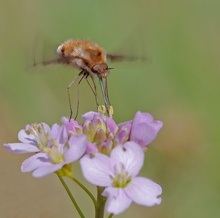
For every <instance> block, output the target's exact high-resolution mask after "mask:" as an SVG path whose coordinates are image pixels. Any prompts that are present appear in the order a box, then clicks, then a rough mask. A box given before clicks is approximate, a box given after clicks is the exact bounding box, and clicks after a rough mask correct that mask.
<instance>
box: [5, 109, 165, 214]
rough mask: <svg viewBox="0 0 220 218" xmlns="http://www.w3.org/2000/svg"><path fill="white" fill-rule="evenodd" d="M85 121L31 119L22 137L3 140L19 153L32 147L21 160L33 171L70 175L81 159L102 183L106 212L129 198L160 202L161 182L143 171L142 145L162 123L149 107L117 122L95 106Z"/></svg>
mask: <svg viewBox="0 0 220 218" xmlns="http://www.w3.org/2000/svg"><path fill="white" fill-rule="evenodd" d="M82 118H83V123H82V124H79V123H78V122H77V121H76V120H74V119H71V120H68V119H67V118H66V117H62V124H61V125H58V124H54V125H53V126H52V127H51V128H50V127H49V126H48V125H47V124H45V123H39V124H36V123H34V124H31V125H27V126H26V127H25V129H23V130H21V131H20V132H19V134H18V138H19V140H20V143H8V144H4V147H5V148H6V149H7V150H9V151H11V152H13V153H18V154H23V153H31V152H32V153H34V155H33V156H31V157H29V158H28V159H26V160H25V161H24V162H23V163H22V165H21V171H22V172H31V171H33V176H34V177H43V176H45V175H48V174H50V173H53V172H56V173H57V174H59V175H62V176H69V177H71V176H72V163H73V162H74V161H77V160H79V161H80V166H81V169H82V173H83V176H84V177H85V178H86V180H87V181H89V182H90V183H92V184H94V185H96V186H99V187H103V188H104V191H103V193H102V195H103V196H105V197H107V212H108V213H112V214H119V213H121V212H123V211H124V210H125V209H127V208H128V207H129V206H130V204H131V202H132V201H134V202H135V203H137V204H140V205H144V206H153V205H156V204H160V202H161V198H160V197H159V196H160V195H161V193H162V189H161V187H160V186H159V185H158V184H156V183H155V182H153V181H151V180H149V179H147V178H143V177H139V176H138V174H139V172H140V170H141V168H142V166H143V163H144V151H145V150H146V149H147V147H148V146H149V144H150V143H151V142H152V141H153V140H154V139H155V138H156V136H157V133H158V132H159V130H160V128H161V127H162V125H163V123H162V122H161V121H155V120H154V119H153V117H152V116H151V115H150V114H149V113H141V112H137V113H136V115H135V117H134V119H133V120H131V121H127V122H124V123H121V124H118V125H117V124H116V123H115V121H114V120H113V119H112V118H110V117H105V116H104V115H103V114H100V113H96V112H88V113H86V114H84V115H83V116H82Z"/></svg>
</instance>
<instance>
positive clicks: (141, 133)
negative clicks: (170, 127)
mask: <svg viewBox="0 0 220 218" xmlns="http://www.w3.org/2000/svg"><path fill="white" fill-rule="evenodd" d="M162 126H163V122H162V121H155V120H154V119H153V117H152V115H151V114H149V113H141V112H137V113H136V114H135V117H134V120H133V123H132V129H131V136H130V139H131V141H134V142H136V143H138V144H139V145H141V146H142V147H146V146H147V145H149V144H150V143H151V142H152V141H153V140H154V139H155V138H156V136H157V134H158V132H159V130H160V129H161V127H162Z"/></svg>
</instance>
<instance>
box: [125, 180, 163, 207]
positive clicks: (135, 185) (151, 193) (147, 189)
mask: <svg viewBox="0 0 220 218" xmlns="http://www.w3.org/2000/svg"><path fill="white" fill-rule="evenodd" d="M125 192H126V194H127V196H129V197H130V198H131V199H132V200H133V201H134V202H135V203H137V204H140V205H144V206H149V207H150V206H153V205H156V204H160V203H161V198H160V197H158V196H159V195H161V194H162V188H161V187H160V186H159V185H158V184H157V183H155V182H153V181H151V180H150V179H147V178H143V177H136V178H133V179H132V181H131V182H130V183H129V184H128V185H127V187H126V188H125Z"/></svg>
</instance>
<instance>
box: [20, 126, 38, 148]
mask: <svg viewBox="0 0 220 218" xmlns="http://www.w3.org/2000/svg"><path fill="white" fill-rule="evenodd" d="M18 139H19V141H21V142H23V143H26V144H32V145H37V141H36V138H35V136H34V135H32V134H27V133H26V131H25V130H24V129H22V130H20V131H19V133H18Z"/></svg>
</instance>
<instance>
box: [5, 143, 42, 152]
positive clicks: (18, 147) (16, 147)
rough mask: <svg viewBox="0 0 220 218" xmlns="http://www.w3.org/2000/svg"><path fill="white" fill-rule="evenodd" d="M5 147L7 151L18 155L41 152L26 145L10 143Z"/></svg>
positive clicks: (34, 147) (32, 146)
mask: <svg viewBox="0 0 220 218" xmlns="http://www.w3.org/2000/svg"><path fill="white" fill-rule="evenodd" d="M4 147H5V149H6V150H8V151H10V152H13V153H16V154H25V153H31V152H38V151H40V150H39V148H38V147H36V146H34V145H31V144H25V143H8V144H4Z"/></svg>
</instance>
